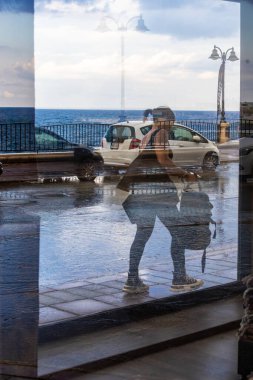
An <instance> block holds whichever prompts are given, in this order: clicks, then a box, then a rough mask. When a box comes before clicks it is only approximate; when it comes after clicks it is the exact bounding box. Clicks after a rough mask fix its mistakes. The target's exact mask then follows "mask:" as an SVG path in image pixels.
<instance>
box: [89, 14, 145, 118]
mask: <svg viewBox="0 0 253 380" xmlns="http://www.w3.org/2000/svg"><path fill="white" fill-rule="evenodd" d="M136 19H138V23H137V25H136V27H135V30H136V31H137V32H147V31H148V30H149V29H148V28H147V27H146V25H145V24H144V20H143V18H142V16H141V15H140V16H135V17H131V18H130V19H129V20H127V21H126V22H122V21H121V19H119V20H116V19H115V18H114V17H111V16H104V17H103V18H102V20H101V22H100V24H99V26H98V27H97V29H96V30H97V31H99V32H102V33H104V32H109V31H111V30H112V29H110V28H109V27H108V25H107V23H106V20H111V21H112V22H113V23H114V24H115V25H116V30H117V31H119V32H120V34H121V97H120V99H121V112H120V115H119V121H125V120H126V114H125V32H127V31H128V30H129V26H130V24H131V23H132V22H133V21H134V20H136Z"/></svg>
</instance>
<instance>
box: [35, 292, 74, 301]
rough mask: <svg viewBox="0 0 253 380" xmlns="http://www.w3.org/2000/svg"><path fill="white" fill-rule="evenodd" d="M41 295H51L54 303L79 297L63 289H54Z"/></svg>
mask: <svg viewBox="0 0 253 380" xmlns="http://www.w3.org/2000/svg"><path fill="white" fill-rule="evenodd" d="M43 296H44V297H52V298H53V299H54V300H55V303H59V302H69V301H75V300H77V299H80V298H81V296H79V295H78V294H71V293H69V292H64V291H63V290H54V291H52V292H48V293H46V294H44V295H43ZM42 302H43V301H42Z"/></svg>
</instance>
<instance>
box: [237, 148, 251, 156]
mask: <svg viewBox="0 0 253 380" xmlns="http://www.w3.org/2000/svg"><path fill="white" fill-rule="evenodd" d="M252 151H253V148H242V149H240V156H247V155H248V154H249V153H251V152H252Z"/></svg>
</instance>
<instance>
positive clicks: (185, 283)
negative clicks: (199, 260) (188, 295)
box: [171, 274, 204, 292]
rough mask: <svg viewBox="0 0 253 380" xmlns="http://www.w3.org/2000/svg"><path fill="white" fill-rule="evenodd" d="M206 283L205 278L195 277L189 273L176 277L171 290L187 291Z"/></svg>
mask: <svg viewBox="0 0 253 380" xmlns="http://www.w3.org/2000/svg"><path fill="white" fill-rule="evenodd" d="M203 284H204V281H203V280H200V279H197V278H193V277H190V276H188V275H187V274H186V275H184V276H180V277H175V278H174V279H173V280H172V285H171V290H173V291H177V292H178V291H185V290H193V289H197V288H199V287H200V286H202V285H203Z"/></svg>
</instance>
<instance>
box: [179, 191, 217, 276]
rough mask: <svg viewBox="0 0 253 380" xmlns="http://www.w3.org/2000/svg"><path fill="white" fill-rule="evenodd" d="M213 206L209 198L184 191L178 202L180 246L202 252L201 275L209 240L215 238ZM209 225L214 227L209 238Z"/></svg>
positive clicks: (195, 192)
mask: <svg viewBox="0 0 253 380" xmlns="http://www.w3.org/2000/svg"><path fill="white" fill-rule="evenodd" d="M212 208H213V205H212V203H211V202H210V200H209V196H208V195H207V194H206V193H204V192H203V191H201V189H200V184H199V191H192V190H185V191H183V192H182V197H181V201H180V225H179V227H178V229H179V231H178V232H177V235H178V239H179V240H180V245H181V246H182V247H184V248H185V249H190V250H203V251H204V252H203V255H202V259H201V265H202V273H204V271H205V264H206V249H207V247H208V246H209V244H210V242H211V238H213V239H215V237H216V222H215V221H213V219H212ZM210 223H211V224H214V225H215V231H214V234H213V236H211V235H212V234H211V231H210V228H209V227H210Z"/></svg>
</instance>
